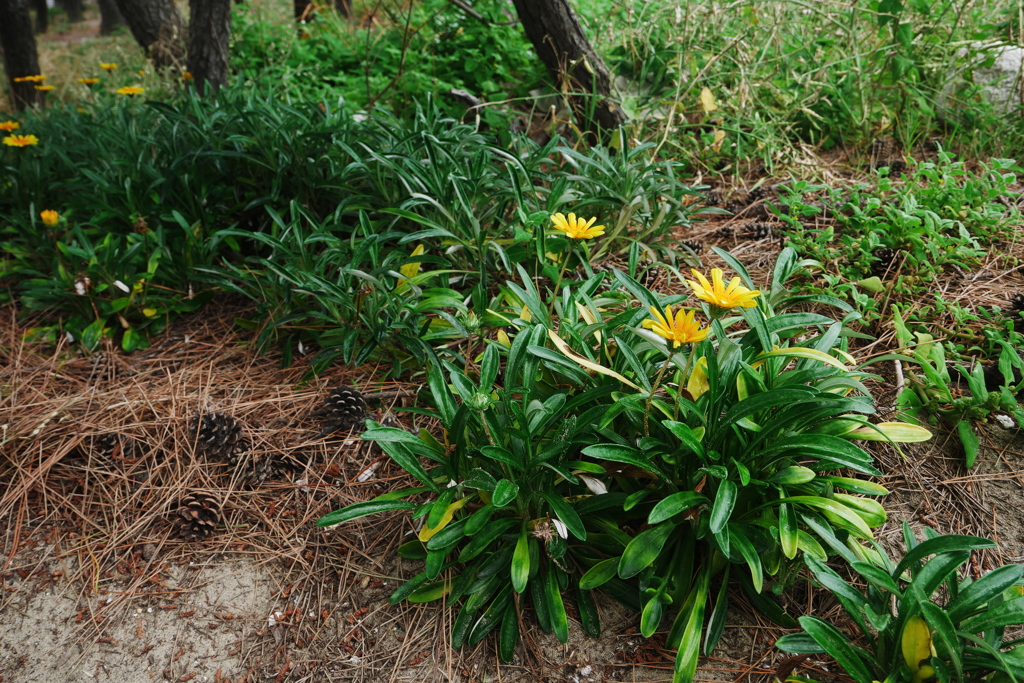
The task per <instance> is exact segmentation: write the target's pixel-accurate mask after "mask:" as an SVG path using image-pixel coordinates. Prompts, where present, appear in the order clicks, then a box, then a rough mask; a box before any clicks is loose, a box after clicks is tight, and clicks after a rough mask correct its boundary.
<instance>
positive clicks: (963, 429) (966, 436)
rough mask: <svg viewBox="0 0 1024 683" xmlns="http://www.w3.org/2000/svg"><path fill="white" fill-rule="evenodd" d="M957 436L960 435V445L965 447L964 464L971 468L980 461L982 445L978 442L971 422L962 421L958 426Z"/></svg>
mask: <svg viewBox="0 0 1024 683" xmlns="http://www.w3.org/2000/svg"><path fill="white" fill-rule="evenodd" d="M956 431H957V434H959V435H960V443H962V444H963V446H964V457H965V461H964V464H965V465H966V466H967V467H968V468H970V467H973V466H974V461H975V460H977V459H978V450H979V448H980V447H981V444H980V443H979V442H978V435H977V434H975V433H974V430H973V429H972V428H971V421H970V420H960V422H958V423H957V425H956Z"/></svg>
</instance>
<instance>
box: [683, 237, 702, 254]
mask: <svg viewBox="0 0 1024 683" xmlns="http://www.w3.org/2000/svg"><path fill="white" fill-rule="evenodd" d="M679 243H680V244H681V245H683V246H684V247H687V248H689V249H690V251H692V252H693V253H694V254H699V253H701V252H702V251H704V243H703V242H701V241H700V240H682V241H680V242H679Z"/></svg>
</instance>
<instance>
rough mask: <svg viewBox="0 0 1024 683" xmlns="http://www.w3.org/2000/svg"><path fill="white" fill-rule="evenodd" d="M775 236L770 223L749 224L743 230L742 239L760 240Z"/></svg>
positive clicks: (773, 227)
mask: <svg viewBox="0 0 1024 683" xmlns="http://www.w3.org/2000/svg"><path fill="white" fill-rule="evenodd" d="M774 236H775V226H774V225H773V224H772V223H762V222H760V221H758V222H757V223H750V224H749V225H747V226H745V227H744V228H743V237H745V238H747V239H748V240H761V239H764V238H766V237H774Z"/></svg>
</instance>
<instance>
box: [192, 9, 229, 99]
mask: <svg viewBox="0 0 1024 683" xmlns="http://www.w3.org/2000/svg"><path fill="white" fill-rule="evenodd" d="M188 6H189V17H188V70H189V73H191V74H192V80H193V83H195V85H196V88H197V89H198V92H199V93H200V94H202V93H204V92H205V90H206V88H207V87H209V89H210V91H211V92H217V91H218V90H220V87H221V86H222V85H227V82H228V39H229V38H230V37H231V0H189V3H188ZM207 84H209V86H207Z"/></svg>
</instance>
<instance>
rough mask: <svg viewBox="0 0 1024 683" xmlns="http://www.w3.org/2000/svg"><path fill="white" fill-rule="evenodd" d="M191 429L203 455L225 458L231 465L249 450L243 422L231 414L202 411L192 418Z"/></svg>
mask: <svg viewBox="0 0 1024 683" xmlns="http://www.w3.org/2000/svg"><path fill="white" fill-rule="evenodd" d="M189 430H190V431H191V432H192V433H193V434H195V435H196V445H197V446H198V448H199V451H200V452H201V453H202V454H203V455H206V456H212V457H216V458H223V459H225V460H227V461H228V463H229V464H231V465H234V464H236V463H237V462H238V459H239V457H240V456H241V454H242V453H244V452H245V451H248V450H249V442H248V441H246V439H245V437H244V436H243V435H242V423H240V422H239V421H238V420H236V419H235V418H234V417H232V416H231V415H225V414H223V413H201V414H199V415H196V416H195V417H194V418H193V419H192V421H191V423H190V424H189Z"/></svg>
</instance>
